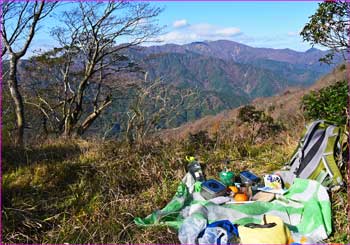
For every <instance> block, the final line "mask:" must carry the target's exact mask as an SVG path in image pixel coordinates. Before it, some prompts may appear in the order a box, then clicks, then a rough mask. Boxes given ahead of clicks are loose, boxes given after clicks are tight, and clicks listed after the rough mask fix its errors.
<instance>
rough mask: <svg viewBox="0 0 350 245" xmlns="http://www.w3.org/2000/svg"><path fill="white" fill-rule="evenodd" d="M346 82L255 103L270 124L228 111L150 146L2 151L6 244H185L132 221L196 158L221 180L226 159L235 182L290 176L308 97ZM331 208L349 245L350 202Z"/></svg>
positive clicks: (75, 143)
mask: <svg viewBox="0 0 350 245" xmlns="http://www.w3.org/2000/svg"><path fill="white" fill-rule="evenodd" d="M345 76H346V70H345V68H344V67H342V68H338V69H337V70H335V71H334V72H333V73H332V74H329V75H327V76H325V77H323V78H322V79H321V80H320V81H319V82H318V83H317V84H315V85H314V86H312V87H311V88H310V89H307V90H298V89H293V90H289V91H286V92H285V93H284V94H282V95H279V96H275V97H271V98H265V99H258V100H256V101H254V102H253V104H252V105H253V107H251V111H253V112H257V113H259V114H263V115H264V116H263V117H261V118H263V119H264V120H259V121H255V122H244V121H242V117H240V118H241V119H239V118H238V117H237V116H238V114H239V110H232V111H226V112H223V113H221V114H219V115H217V116H211V117H206V118H203V119H201V120H199V121H196V122H194V123H191V124H187V125H185V126H183V127H181V128H178V129H175V130H171V131H165V132H163V133H162V134H160V135H156V136H154V138H152V139H151V138H150V139H149V140H148V141H146V142H144V144H142V145H133V146H130V145H128V144H125V143H120V142H114V141H104V142H102V141H98V140H92V139H91V140H88V141H87V140H79V139H76V140H70V141H66V140H63V139H60V140H57V139H52V140H46V141H45V142H43V143H41V144H37V145H32V146H28V147H26V148H18V147H13V146H11V145H3V149H2V152H3V165H2V170H3V178H2V193H3V195H2V197H3V198H2V204H3V209H2V224H3V225H2V227H3V232H2V235H3V242H5V243H178V242H179V241H178V239H177V234H176V232H175V231H173V230H170V229H168V228H166V227H151V228H139V227H136V226H135V224H134V223H133V219H134V218H135V217H144V216H146V215H148V214H149V213H151V212H152V211H154V210H156V209H160V208H162V207H163V206H164V205H165V204H166V203H167V202H168V201H169V200H170V199H171V197H172V196H173V195H174V193H175V191H176V188H177V185H178V183H179V182H180V180H181V178H182V177H183V175H184V174H185V164H186V163H185V160H184V159H185V157H186V156H188V155H194V156H195V157H196V158H197V159H199V160H200V162H201V163H202V165H203V167H204V169H205V173H206V175H207V177H213V178H217V177H218V173H219V171H221V170H222V168H223V164H222V163H223V161H224V160H226V159H231V164H230V167H231V168H232V170H233V171H234V172H235V173H238V172H239V171H241V170H244V169H249V170H251V171H253V172H255V173H256V174H258V175H261V174H264V173H269V172H272V171H273V170H276V169H279V168H281V167H282V165H283V163H284V162H286V161H288V159H289V158H290V156H291V154H292V152H293V151H294V149H295V148H296V146H297V142H298V139H299V137H300V135H301V132H302V130H303V127H304V124H305V123H306V119H305V118H304V115H303V113H302V111H301V109H300V102H301V98H302V96H303V95H305V94H307V93H309V92H310V91H311V90H318V89H320V88H322V87H326V86H328V85H331V84H334V83H335V82H336V81H339V80H344V79H345ZM175 136H176V137H175ZM331 198H332V207H333V221H334V223H333V225H334V232H333V234H332V235H331V236H330V238H329V240H327V241H326V242H329V243H331V242H334V243H346V242H349V241H347V240H346V231H345V227H346V224H347V222H348V221H347V218H346V214H345V213H344V210H345V206H346V192H345V190H341V191H339V192H337V193H334V194H332V197H331Z"/></svg>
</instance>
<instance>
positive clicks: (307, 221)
mask: <svg viewBox="0 0 350 245" xmlns="http://www.w3.org/2000/svg"><path fill="white" fill-rule="evenodd" d="M193 210H196V211H193ZM264 214H268V215H274V216H278V217H280V218H281V219H282V220H283V222H284V223H285V224H286V225H287V226H288V228H289V229H290V230H291V232H292V235H293V238H294V237H300V236H303V237H307V240H308V241H310V243H311V242H312V243H316V242H320V241H322V240H324V239H326V238H327V237H328V235H329V234H330V233H331V232H332V216H331V203H330V200H329V195H328V193H327V190H326V189H325V188H324V187H323V186H322V185H320V184H319V183H318V182H316V181H314V180H308V179H299V178H296V179H295V181H294V183H293V185H291V187H290V188H289V190H288V192H287V193H285V194H284V195H283V196H282V195H280V196H279V197H277V198H276V199H275V200H273V201H272V202H259V201H257V202H253V203H247V204H221V205H219V204H215V203H213V202H211V201H210V200H209V201H207V200H204V199H203V198H202V197H201V196H200V194H199V192H198V182H197V184H196V183H195V181H194V179H193V177H192V176H191V175H190V174H189V173H187V174H186V175H185V177H184V178H183V180H182V182H181V183H180V184H179V186H178V189H177V192H176V194H175V196H174V197H173V198H172V200H171V201H170V202H169V203H168V204H167V205H166V206H165V207H164V208H163V209H161V210H157V211H155V212H153V213H152V214H150V215H148V216H147V217H146V218H140V217H137V218H135V220H134V221H135V223H136V224H137V225H139V226H150V225H167V226H169V227H172V228H175V229H177V230H179V229H180V227H181V225H182V224H183V223H184V221H185V219H186V218H187V219H188V218H189V217H191V216H196V217H197V218H202V219H206V221H207V223H212V222H215V221H219V220H229V221H231V222H232V223H234V224H239V225H245V224H247V223H252V222H254V223H260V222H261V220H262V217H263V215H264ZM193 225H195V224H193Z"/></svg>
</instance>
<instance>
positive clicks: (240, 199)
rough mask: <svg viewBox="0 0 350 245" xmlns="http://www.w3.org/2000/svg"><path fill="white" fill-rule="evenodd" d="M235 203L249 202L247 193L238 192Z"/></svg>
mask: <svg viewBox="0 0 350 245" xmlns="http://www.w3.org/2000/svg"><path fill="white" fill-rule="evenodd" d="M235 201H237V202H245V201H248V196H247V195H246V194H245V193H241V192H238V193H237V194H236V195H235Z"/></svg>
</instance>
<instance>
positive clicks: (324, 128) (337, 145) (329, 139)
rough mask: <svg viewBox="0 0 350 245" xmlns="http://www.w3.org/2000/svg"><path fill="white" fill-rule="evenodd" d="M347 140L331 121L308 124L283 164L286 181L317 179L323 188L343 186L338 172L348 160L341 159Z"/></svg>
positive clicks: (340, 129)
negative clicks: (287, 173) (296, 145)
mask: <svg viewBox="0 0 350 245" xmlns="http://www.w3.org/2000/svg"><path fill="white" fill-rule="evenodd" d="M346 138H347V134H346V133H345V132H344V130H343V129H342V128H341V127H339V126H337V125H335V124H332V123H330V122H327V121H324V120H318V121H314V122H312V123H311V124H309V125H308V126H307V130H306V133H305V134H304V136H303V137H302V139H301V140H300V142H299V146H298V148H297V149H296V151H295V153H294V154H293V157H292V159H291V160H290V161H289V162H287V164H286V165H288V166H289V176H291V178H289V180H293V179H294V178H295V177H297V178H302V179H313V180H316V181H318V182H320V183H321V184H322V185H323V186H325V187H335V186H343V185H344V182H343V178H342V175H341V173H340V169H341V167H342V166H343V165H344V162H345V161H346V158H347V157H344V156H343V152H344V145H345V144H344V142H346ZM290 182H292V181H290Z"/></svg>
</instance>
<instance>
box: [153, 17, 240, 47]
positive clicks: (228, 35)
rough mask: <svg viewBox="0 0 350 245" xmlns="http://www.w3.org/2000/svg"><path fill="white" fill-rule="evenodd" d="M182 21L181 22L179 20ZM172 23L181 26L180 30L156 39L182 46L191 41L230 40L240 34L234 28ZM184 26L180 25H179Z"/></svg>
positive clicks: (238, 30) (237, 29) (204, 24)
mask: <svg viewBox="0 0 350 245" xmlns="http://www.w3.org/2000/svg"><path fill="white" fill-rule="evenodd" d="M181 21H183V20H181ZM178 22H179V23H176V21H175V22H174V24H173V26H175V23H176V24H177V25H176V26H177V27H178V26H181V27H182V28H181V29H175V30H173V31H170V32H168V33H166V34H164V35H161V36H160V37H159V38H158V39H160V40H161V41H163V42H165V43H177V44H184V43H189V42H193V41H204V40H208V41H211V40H219V39H232V38H233V37H236V36H238V35H240V34H242V32H241V30H240V29H239V28H237V27H234V26H227V27H221V26H216V25H212V24H208V23H198V24H193V25H189V24H187V22H186V23H185V22H184V21H183V22H182V23H180V20H179V21H178ZM184 23H185V24H186V26H184V25H180V24H184Z"/></svg>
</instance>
